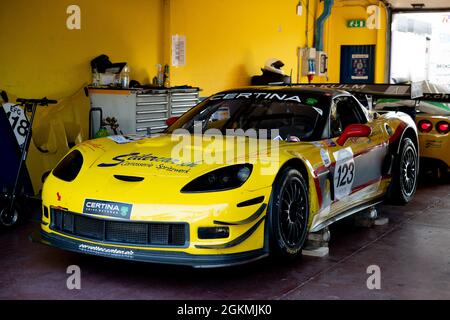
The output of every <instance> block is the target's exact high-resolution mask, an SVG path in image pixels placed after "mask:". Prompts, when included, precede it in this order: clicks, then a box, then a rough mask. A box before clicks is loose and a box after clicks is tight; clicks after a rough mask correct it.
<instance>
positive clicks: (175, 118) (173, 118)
mask: <svg viewBox="0 0 450 320" xmlns="http://www.w3.org/2000/svg"><path fill="white" fill-rule="evenodd" d="M179 118H180V117H170V118H169V119H167V120H166V124H167V126H169V127H170V126H171V125H173V124H174V123H175V122H176V121H177V120H178V119H179Z"/></svg>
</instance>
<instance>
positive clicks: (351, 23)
mask: <svg viewBox="0 0 450 320" xmlns="http://www.w3.org/2000/svg"><path fill="white" fill-rule="evenodd" d="M347 27H348V28H365V27H366V20H362V19H361V20H356V19H355V20H348V21H347Z"/></svg>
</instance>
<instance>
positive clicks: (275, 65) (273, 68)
mask: <svg viewBox="0 0 450 320" xmlns="http://www.w3.org/2000/svg"><path fill="white" fill-rule="evenodd" d="M283 66H284V63H283V62H282V61H281V60H279V59H275V58H271V59H269V60H267V61H266V64H265V65H264V69H263V70H266V71H270V72H274V73H278V74H281V75H283V76H284V75H285V73H284V71H283V70H281V68H282V67H283Z"/></svg>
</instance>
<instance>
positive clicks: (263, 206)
mask: <svg viewBox="0 0 450 320" xmlns="http://www.w3.org/2000/svg"><path fill="white" fill-rule="evenodd" d="M168 124H169V125H170V126H169V127H168V128H167V129H166V131H165V132H164V133H163V134H159V135H154V136H152V137H147V138H139V137H135V136H112V137H107V138H101V139H96V140H91V141H86V142H84V143H81V144H80V145H78V146H76V147H74V148H73V149H72V150H71V151H70V152H69V153H68V155H67V156H66V157H65V158H63V159H62V160H61V161H60V162H59V164H58V165H57V166H56V168H55V169H54V170H53V171H52V172H51V174H50V175H49V176H48V178H47V180H46V181H45V184H44V187H43V192H42V199H43V214H42V225H41V227H42V229H41V231H40V235H39V236H40V239H39V240H40V241H42V242H43V243H46V244H48V245H52V246H55V247H58V248H61V249H65V250H70V251H75V252H81V253H87V254H92V255H98V256H104V257H111V258H119V259H130V260H137V261H147V262H155V263H167V264H180V265H189V266H194V267H220V266H228V265H233V264H240V263H244V262H249V261H253V260H256V259H260V258H262V257H265V256H267V255H269V254H275V255H279V256H281V257H285V258H292V257H295V256H297V255H299V254H300V253H301V250H302V247H303V246H304V244H305V239H306V237H307V234H308V233H309V232H317V231H319V230H321V229H322V228H324V227H326V226H328V225H329V224H331V223H332V222H334V221H336V220H339V219H341V218H344V217H346V216H349V215H351V214H354V213H356V212H358V211H361V210H364V209H367V208H369V207H371V206H374V205H376V204H378V203H380V202H382V201H384V200H386V199H388V200H390V201H392V202H393V203H396V204H406V203H408V202H409V201H411V199H412V198H413V196H414V194H415V191H416V184H417V174H418V165H419V159H418V149H419V145H418V137H417V129H416V125H415V123H414V121H413V120H412V119H411V118H410V117H409V116H407V115H406V114H403V113H394V112H392V113H389V112H388V113H385V114H382V115H378V114H375V116H374V114H372V113H371V112H369V111H367V109H366V108H364V107H363V106H362V105H361V104H360V102H358V100H357V99H355V97H354V96H353V95H351V94H350V93H348V92H347V91H344V90H337V89H320V88H304V87H295V86H294V87H251V88H242V89H238V90H230V91H226V92H221V93H218V94H216V95H213V96H211V97H210V98H208V99H206V100H205V101H203V102H201V103H200V104H199V105H197V106H196V107H194V108H192V109H191V110H190V111H188V112H187V113H185V114H184V115H182V116H181V117H180V118H170V119H169V120H168ZM35 237H36V236H35Z"/></svg>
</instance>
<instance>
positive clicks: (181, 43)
mask: <svg viewBox="0 0 450 320" xmlns="http://www.w3.org/2000/svg"><path fill="white" fill-rule="evenodd" d="M185 65H186V36H180V35H178V34H176V35H173V36H172V66H174V67H184V66H185Z"/></svg>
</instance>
